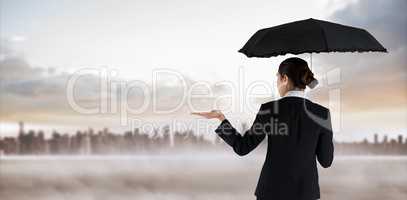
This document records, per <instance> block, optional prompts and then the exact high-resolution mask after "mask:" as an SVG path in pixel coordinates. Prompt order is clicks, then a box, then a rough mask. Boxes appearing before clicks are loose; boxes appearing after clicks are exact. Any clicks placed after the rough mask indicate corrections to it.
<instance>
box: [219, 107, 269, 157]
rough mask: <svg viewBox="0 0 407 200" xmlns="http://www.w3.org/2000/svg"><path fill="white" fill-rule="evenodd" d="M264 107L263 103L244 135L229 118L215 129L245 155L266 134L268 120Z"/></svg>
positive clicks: (238, 152)
mask: <svg viewBox="0 0 407 200" xmlns="http://www.w3.org/2000/svg"><path fill="white" fill-rule="evenodd" d="M263 107H264V106H263V104H262V105H261V106H260V110H259V112H258V113H257V115H256V118H255V120H254V122H253V124H252V126H251V127H250V129H249V130H247V131H246V132H245V133H244V134H243V136H242V135H241V134H240V133H239V132H238V131H237V130H236V129H235V128H234V127H233V126H232V124H231V123H230V122H229V120H227V119H224V120H223V121H222V123H221V124H220V125H219V126H218V127H217V128H216V130H215V132H216V133H217V134H218V135H219V137H221V138H222V139H223V140H224V141H225V142H226V143H227V144H228V145H230V146H231V147H232V148H233V150H234V152H235V153H236V154H238V155H239V156H244V155H246V154H248V153H250V152H251V151H252V150H253V149H255V148H256V147H257V146H258V145H259V144H260V143H261V142H262V141H263V139H264V138H265V136H266V133H265V126H264V124H265V121H266V120H265V112H264V111H263V110H264V109H263Z"/></svg>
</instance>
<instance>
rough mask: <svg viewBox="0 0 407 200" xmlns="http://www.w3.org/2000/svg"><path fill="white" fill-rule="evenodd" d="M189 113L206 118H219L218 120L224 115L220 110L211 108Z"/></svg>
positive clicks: (221, 119)
mask: <svg viewBox="0 0 407 200" xmlns="http://www.w3.org/2000/svg"><path fill="white" fill-rule="evenodd" d="M191 114H193V115H199V116H202V117H205V118H207V119H219V120H220V121H223V120H224V119H225V115H223V113H222V112H221V111H220V110H212V111H210V112H192V113H191Z"/></svg>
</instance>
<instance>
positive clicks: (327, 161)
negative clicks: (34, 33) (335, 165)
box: [316, 110, 334, 168]
mask: <svg viewBox="0 0 407 200" xmlns="http://www.w3.org/2000/svg"><path fill="white" fill-rule="evenodd" d="M332 137H333V131H332V123H331V114H330V111H329V110H328V111H327V119H326V120H325V123H324V126H322V127H321V131H320V134H319V137H318V143H317V148H316V155H317V159H318V162H319V164H321V166H322V167H324V168H327V167H330V166H331V164H332V161H333V158H334V145H333V141H332Z"/></svg>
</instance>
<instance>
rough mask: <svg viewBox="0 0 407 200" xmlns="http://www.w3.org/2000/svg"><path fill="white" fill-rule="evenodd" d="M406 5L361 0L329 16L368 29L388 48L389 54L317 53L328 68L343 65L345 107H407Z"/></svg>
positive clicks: (401, 109) (342, 80)
mask: <svg viewBox="0 0 407 200" xmlns="http://www.w3.org/2000/svg"><path fill="white" fill-rule="evenodd" d="M406 9H407V2H406V1H403V0H391V1H380V0H360V1H357V2H355V3H352V4H349V5H348V6H346V7H345V8H343V9H341V10H338V11H336V12H335V13H333V14H332V16H330V17H329V19H328V20H330V21H334V22H338V23H341V24H346V25H351V26H356V27H361V28H364V29H366V30H367V31H369V32H370V33H372V35H374V36H375V37H376V39H378V41H379V42H381V43H382V44H383V45H384V46H385V47H386V48H387V49H388V51H389V53H387V54H385V53H372V52H369V53H328V54H326V53H325V54H318V55H316V56H315V57H317V59H318V60H317V62H319V63H318V65H319V66H321V67H320V69H321V68H323V69H324V71H325V72H326V71H330V70H332V69H340V71H341V82H340V84H339V87H340V89H341V92H342V105H343V106H344V111H356V112H360V111H372V110H392V109H397V110H399V111H406V109H407V108H406V105H407V58H406V56H405V55H407V54H406V53H407V38H406V37H405V36H406V35H407V14H406V12H405V10H406ZM314 66H315V65H314ZM335 87H336V86H335V85H332V86H329V88H335ZM329 88H326V89H327V90H328V89H329Z"/></svg>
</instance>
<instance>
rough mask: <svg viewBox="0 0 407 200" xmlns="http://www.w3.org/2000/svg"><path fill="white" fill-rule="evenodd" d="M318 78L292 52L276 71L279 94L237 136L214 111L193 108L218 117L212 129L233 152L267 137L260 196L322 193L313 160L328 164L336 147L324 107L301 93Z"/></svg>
mask: <svg viewBox="0 0 407 200" xmlns="http://www.w3.org/2000/svg"><path fill="white" fill-rule="evenodd" d="M317 83H318V82H317V80H316V79H315V78H314V75H313V73H312V72H311V70H310V69H309V67H308V64H307V62H306V61H304V60H303V59H301V58H298V57H291V58H288V59H286V60H284V61H283V62H281V64H280V66H279V68H278V73H277V87H278V92H279V93H280V96H281V97H282V98H280V99H278V100H274V101H270V102H267V103H263V104H262V105H261V106H260V109H259V111H258V113H257V115H256V118H255V120H254V122H253V125H252V126H251V127H250V129H249V130H247V131H246V132H245V133H244V134H243V135H241V134H240V133H239V132H238V131H237V130H236V129H235V128H234V127H233V126H232V124H231V123H230V122H229V121H228V120H227V119H226V118H225V116H224V115H223V114H222V113H221V112H220V111H217V110H213V111H211V112H198V113H193V114H197V115H200V116H203V117H206V118H208V119H212V118H215V119H219V120H220V121H221V123H220V125H219V126H218V127H217V128H216V130H215V132H216V133H217V134H218V135H219V137H221V138H222V139H223V140H224V141H225V142H226V143H227V144H228V145H230V146H231V147H232V148H233V150H234V152H236V153H237V154H238V155H240V156H243V155H246V154H248V153H249V152H251V151H252V150H253V149H255V148H256V147H257V146H258V145H259V144H260V142H261V141H263V139H264V138H265V137H266V136H267V144H268V146H267V154H266V159H265V161H264V164H263V167H262V170H261V173H260V177H259V179H258V183H257V187H256V190H255V192H254V194H255V195H256V197H257V199H258V200H267V199H270V200H316V199H319V198H320V189H319V181H318V171H317V162H316V160H318V162H319V163H320V165H321V166H322V167H324V168H327V167H329V166H331V164H332V161H333V154H334V146H333V142H332V126H331V118H330V111H329V109H328V108H326V107H324V106H321V105H319V104H316V103H314V102H312V101H310V100H309V99H307V98H306V97H305V95H304V89H305V87H306V86H309V87H310V88H313V87H315V85H316V84H317Z"/></svg>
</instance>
